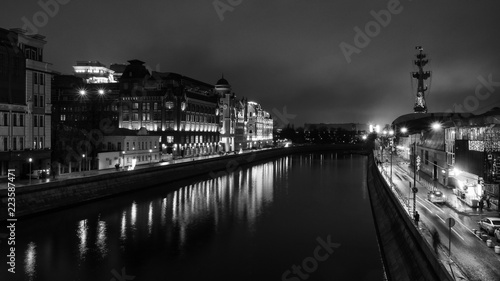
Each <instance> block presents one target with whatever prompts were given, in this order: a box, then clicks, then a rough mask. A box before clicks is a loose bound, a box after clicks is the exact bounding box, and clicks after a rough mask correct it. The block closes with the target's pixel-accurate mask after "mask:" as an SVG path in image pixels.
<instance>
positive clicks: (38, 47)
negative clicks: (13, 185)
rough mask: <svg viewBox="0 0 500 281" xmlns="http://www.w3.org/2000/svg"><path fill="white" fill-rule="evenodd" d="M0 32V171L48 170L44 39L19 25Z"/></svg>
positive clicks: (48, 114)
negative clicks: (28, 32) (8, 169)
mask: <svg viewBox="0 0 500 281" xmlns="http://www.w3.org/2000/svg"><path fill="white" fill-rule="evenodd" d="M0 33H1V35H0V36H1V38H2V39H1V41H2V44H1V51H0V53H1V55H0V68H2V70H0V79H1V80H3V81H2V83H1V84H2V85H1V86H0V89H1V90H0V91H1V93H0V108H1V109H0V111H1V114H0V117H1V118H2V120H0V124H1V125H2V126H1V127H0V131H1V136H2V138H3V139H2V147H1V148H2V149H1V150H0V151H2V152H3V153H1V155H0V159H1V160H0V161H1V168H0V173H1V174H2V175H4V174H5V168H7V167H10V168H13V169H14V170H15V171H16V173H18V174H21V175H24V174H28V173H29V169H32V170H39V169H50V157H51V77H52V70H51V64H50V63H47V62H45V61H44V60H43V58H44V53H43V52H44V47H45V44H46V43H47V42H46V41H45V37H44V36H42V35H39V34H34V35H28V34H27V32H26V30H22V29H19V28H16V29H11V30H5V29H0ZM30 159H31V162H30V161H29V160H30Z"/></svg>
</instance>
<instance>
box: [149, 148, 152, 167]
mask: <svg viewBox="0 0 500 281" xmlns="http://www.w3.org/2000/svg"><path fill="white" fill-rule="evenodd" d="M151 152H153V150H151V149H150V150H149V164H150V165H151V160H152V158H153V157H152V156H151Z"/></svg>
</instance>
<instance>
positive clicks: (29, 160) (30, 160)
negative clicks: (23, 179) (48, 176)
mask: <svg viewBox="0 0 500 281" xmlns="http://www.w3.org/2000/svg"><path fill="white" fill-rule="evenodd" d="M32 161H33V159H32V158H30V159H28V162H30V185H31V162H32Z"/></svg>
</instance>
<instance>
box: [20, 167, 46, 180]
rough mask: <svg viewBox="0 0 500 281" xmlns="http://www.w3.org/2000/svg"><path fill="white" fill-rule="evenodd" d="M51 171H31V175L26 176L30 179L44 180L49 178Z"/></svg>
mask: <svg viewBox="0 0 500 281" xmlns="http://www.w3.org/2000/svg"><path fill="white" fill-rule="evenodd" d="M49 173H50V171H49V170H48V169H47V170H33V171H31V174H26V176H27V177H28V178H32V179H44V178H47V177H48V176H49Z"/></svg>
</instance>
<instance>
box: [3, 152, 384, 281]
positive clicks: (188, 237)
mask: <svg viewBox="0 0 500 281" xmlns="http://www.w3.org/2000/svg"><path fill="white" fill-rule="evenodd" d="M339 161H348V162H345V163H343V164H339ZM362 163H363V162H361V161H360V160H359V159H358V160H353V159H352V158H351V159H344V158H343V159H341V158H340V157H338V156H337V155H335V154H328V155H319V156H318V155H313V154H308V155H300V156H288V157H283V158H279V159H276V160H273V161H270V162H268V163H264V164H257V165H254V166H252V167H248V168H240V169H238V170H236V171H235V172H233V173H228V174H227V175H223V176H219V177H217V178H213V179H206V180H201V181H198V182H195V183H189V184H186V185H184V186H180V187H178V188H175V189H172V187H169V188H163V187H158V188H153V189H148V190H144V191H141V192H140V193H139V192H137V193H133V194H129V195H124V196H122V197H117V198H113V199H111V200H103V201H99V202H95V203H91V204H89V205H88V206H83V207H81V208H72V209H69V210H66V211H63V212H62V213H61V214H65V216H67V218H64V219H62V221H58V222H57V224H56V222H54V225H64V226H67V227H66V228H67V230H68V231H71V233H76V235H72V236H71V237H69V236H65V235H64V231H61V233H59V232H51V231H43V230H40V229H43V228H42V227H40V228H39V229H38V231H40V232H41V235H40V236H36V238H33V237H29V238H30V240H28V241H32V242H31V243H30V244H29V245H31V246H28V247H27V250H26V251H25V253H24V261H25V262H24V272H25V274H26V276H29V277H30V278H31V279H29V280H49V279H43V278H42V277H38V276H43V274H42V275H40V274H38V273H39V272H40V271H42V272H43V273H44V274H45V276H50V274H51V273H52V272H51V266H52V265H53V264H54V263H55V264H58V263H61V260H63V259H64V264H65V265H66V263H67V266H64V269H61V274H60V276H61V278H56V277H54V278H52V279H50V280H54V281H58V280H106V281H108V280H111V279H112V278H113V275H112V274H111V273H110V272H111V270H112V269H116V270H117V272H120V270H121V268H122V267H125V266H126V268H127V273H129V274H134V275H140V274H142V275H141V277H142V278H143V280H153V279H154V278H156V277H157V275H158V274H157V273H156V272H159V273H164V274H165V273H167V272H168V273H169V274H173V276H181V275H183V274H184V273H186V272H187V273H189V274H191V275H190V276H195V275H196V272H197V271H200V272H201V273H200V274H201V275H200V276H207V274H208V275H209V276H216V275H217V274H215V272H212V271H216V272H219V271H220V270H222V269H221V268H220V266H222V265H223V264H224V262H223V261H225V263H227V264H228V265H227V266H224V268H234V270H235V271H238V270H246V271H248V270H249V268H251V267H252V263H255V264H260V265H255V269H251V270H250V271H252V272H265V270H264V269H260V267H262V268H265V267H266V266H267V267H268V268H267V269H266V270H274V271H279V272H278V279H279V276H280V274H281V273H282V272H283V271H284V270H286V269H287V267H289V266H291V265H293V264H294V263H298V262H300V261H301V260H303V259H304V258H305V257H307V255H310V254H311V253H309V252H308V251H309V249H310V248H312V249H314V247H315V245H308V246H302V245H301V243H303V242H304V240H302V239H306V240H305V241H306V242H307V241H311V243H315V241H316V235H318V233H322V232H324V231H329V232H335V231H339V229H343V228H338V225H337V226H336V225H333V224H331V223H330V221H336V220H339V218H336V217H332V218H330V216H334V215H335V213H332V212H330V209H332V210H333V209H335V208H337V210H340V212H341V213H342V212H344V213H345V210H349V207H348V206H352V205H353V204H352V203H349V204H347V203H346V204H345V205H343V204H344V203H343V202H344V201H346V202H347V201H349V200H355V201H354V202H355V203H356V204H358V203H359V202H358V200H360V199H361V198H363V199H364V200H367V193H366V183H365V181H366V175H365V173H366V171H365V170H366V169H364V168H361V169H359V167H360V165H361V164H362ZM338 169H343V170H341V171H340V170H338ZM309 170H311V171H309ZM358 170H360V171H362V172H360V173H359V174H357V175H354V176H353V175H352V174H351V173H358ZM337 176H343V177H345V178H344V179H342V180H341V181H339V180H337V179H336V177H337ZM322 178H325V179H322ZM353 178H355V179H356V180H359V181H360V182H361V183H362V184H361V185H360V187H361V188H356V192H357V194H359V195H357V196H358V198H354V197H352V196H347V197H345V198H343V199H340V200H341V201H339V202H336V201H335V200H337V199H335V198H338V197H335V196H336V194H340V195H341V196H345V194H344V193H346V192H351V190H350V189H349V188H348V185H349V183H351V182H352V181H353ZM332 179H333V182H332ZM357 186H359V185H357ZM357 186H356V187H357ZM337 189H339V190H337ZM360 191H361V192H360ZM333 195H335V196H333ZM291 198H292V199H293V200H292V199H291ZM332 198H333V199H332ZM311 200H312V201H311ZM318 200H319V201H318ZM332 200H334V201H333V202H335V203H332V202H330V201H332ZM323 201H324V202H323ZM302 202H305V205H304V206H302V205H301V203H302ZM367 202H368V201H365V202H364V204H365V205H366V206H368V207H367V208H366V209H365V211H364V212H366V211H368V212H370V211H371V210H370V208H369V205H367V204H369V203H367ZM323 206H324V207H323ZM321 208H327V209H321ZM271 210H272V212H270V211H271ZM312 210H316V211H317V212H324V213H316V212H312ZM325 210H327V211H328V212H325ZM275 215H276V216H278V215H279V216H278V217H276V218H275V217H274V216H275ZM309 215H312V217H309ZM57 216H58V213H54V214H49V215H48V217H49V218H54V217H57ZM73 216H74V217H73ZM316 216H319V217H320V218H321V221H323V220H325V222H328V223H319V222H316V220H317V219H316ZM341 217H343V215H342V216H341ZM365 217H366V218H368V222H370V221H371V219H370V218H371V215H370V214H369V213H368V214H366V216H364V217H360V218H359V220H360V224H363V220H365V219H366V218H365ZM341 219H343V218H341ZM357 220H358V219H357ZM47 221H49V222H50V221H51V219H48V220H47ZM33 225H34V226H33V227H35V225H36V223H33ZM23 226H29V224H24V225H23ZM48 227H50V226H48ZM363 228H365V225H363ZM288 229H290V230H288ZM309 229H310V230H309ZM325 229H327V230H325ZM24 231H25V230H20V232H24ZM31 231H32V232H37V230H31ZM263 231H264V232H263ZM26 232H28V231H27V230H26ZM275 232H277V233H280V235H278V234H276V235H277V236H278V237H272V235H273V233H275ZM308 232H310V233H311V235H312V236H311V237H309V236H307V235H306V233H308ZM363 232H369V231H367V230H365V229H364V230H363ZM263 233H264V234H263ZM348 235H351V232H349V234H348ZM261 236H264V237H265V238H259V237H261ZM304 237H306V238H304ZM22 239H23V238H21V237H20V238H19V240H22ZM253 239H257V240H253ZM294 239H295V240H294ZM364 240H366V239H364ZM50 241H57V243H56V246H57V251H54V253H52V252H48V251H45V252H44V251H41V250H40V249H45V248H44V247H46V246H47V245H51V244H50ZM233 241H234V242H233ZM356 241H358V240H356ZM338 242H341V243H346V242H345V241H338ZM35 243H36V244H35ZM246 243H250V244H248V245H246ZM356 243H357V242H356ZM281 244H283V245H282V246H279V250H275V251H271V250H268V248H271V247H273V246H274V245H281ZM37 245H38V247H37ZM40 245H43V246H42V247H40ZM253 245H260V246H253ZM262 245H265V246H262ZM290 245H293V246H290ZM374 245H376V244H374ZM301 247H304V248H305V250H304V251H302V252H300V251H299V250H297V249H300V248H301ZM363 247H364V248H363V252H365V248H366V247H367V246H366V244H365V245H363ZM240 248H241V249H240ZM375 248H376V246H375ZM234 251H235V252H234ZM72 253H75V254H72ZM248 253H249V254H248ZM72 255H74V256H72ZM294 255H296V256H294ZM37 256H38V257H40V256H43V257H44V259H40V258H37ZM376 256H377V257H378V253H376ZM339 258H343V256H339ZM260 259H263V262H262V263H259V262H258V260H260ZM75 261H76V263H75ZM143 261H144V263H143ZM200 261H202V262H200ZM219 261H220V262H219ZM189 262H192V263H196V264H197V271H191V270H189V266H187V265H186V263H187V264H189ZM336 262H340V261H336ZM267 263H270V264H269V265H267ZM219 264H221V265H219ZM331 266H332V265H331ZM331 266H330V267H331ZM146 268H147V270H146ZM212 268H213V269H212ZM35 269H36V270H35ZM89 269H91V270H89ZM231 270H232V269H231ZM231 270H223V272H226V271H227V274H229V272H231ZM280 270H281V271H280ZM148 272H151V273H150V274H149V275H148ZM203 272H205V273H203ZM92 274H94V275H92ZM214 274H215V275H214ZM262 274H263V273H262ZM62 276H64V277H69V278H62ZM74 276H80V277H79V278H74ZM0 277H2V275H1V273H0ZM96 277H101V278H100V279H96ZM37 278H38V279H37ZM242 278H243V279H241V280H250V279H252V278H250V277H248V278H247V277H242ZM244 278H247V279H244ZM0 279H1V278H0ZM135 279H136V280H138V278H135ZM2 280H3V279H2ZM15 280H23V279H15ZM172 280H176V278H173V279H172ZM254 280H260V279H259V278H254Z"/></svg>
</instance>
